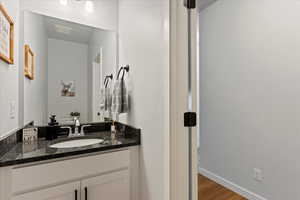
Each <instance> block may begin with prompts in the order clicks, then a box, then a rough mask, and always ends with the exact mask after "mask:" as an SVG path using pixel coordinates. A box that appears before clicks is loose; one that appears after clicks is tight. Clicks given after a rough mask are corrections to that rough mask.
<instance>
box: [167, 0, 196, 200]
mask: <svg viewBox="0 0 300 200" xmlns="http://www.w3.org/2000/svg"><path fill="white" fill-rule="evenodd" d="M192 29H193V31H192V41H193V42H192V43H193V55H192V57H193V62H192V66H193V67H192V68H193V69H192V71H193V77H192V78H193V81H192V82H193V83H192V94H193V111H194V112H197V111H198V106H199V105H198V100H197V99H198V92H197V91H198V77H199V76H198V75H197V74H198V67H197V66H198V65H197V64H198V63H197V62H198V52H197V51H198V48H197V46H198V45H197V38H198V37H197V33H198V31H197V29H198V12H197V10H196V9H194V10H192ZM187 37H188V36H187V10H186V8H185V7H184V6H183V1H182V0H174V1H172V0H170V41H171V42H170V199H171V200H183V199H188V129H187V128H186V127H184V126H183V122H184V120H183V113H184V112H186V111H187V108H186V107H187V106H186V105H187V78H188V76H187V63H188V61H187V59H188V56H187V47H188V41H187ZM197 113H198V112H197ZM197 133H198V126H197V127H196V128H194V129H193V136H192V137H193V144H192V146H193V156H192V159H193V172H192V173H193V177H194V179H193V185H192V187H193V188H192V189H193V200H198V177H197V175H198V166H197V165H198V156H197V155H198V151H197V144H198V141H197V140H198V139H197V138H198V134H197Z"/></svg>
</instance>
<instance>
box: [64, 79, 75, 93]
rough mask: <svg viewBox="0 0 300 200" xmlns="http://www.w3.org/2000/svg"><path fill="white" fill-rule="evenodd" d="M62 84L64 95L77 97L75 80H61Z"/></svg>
mask: <svg viewBox="0 0 300 200" xmlns="http://www.w3.org/2000/svg"><path fill="white" fill-rule="evenodd" d="M61 85H62V86H63V88H62V90H61V96H62V97H75V95H76V92H75V91H76V88H75V81H69V82H64V81H61Z"/></svg>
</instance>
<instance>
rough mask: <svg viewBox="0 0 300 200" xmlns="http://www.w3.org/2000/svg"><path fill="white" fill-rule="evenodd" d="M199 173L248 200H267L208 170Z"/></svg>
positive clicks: (200, 170) (201, 169)
mask: <svg viewBox="0 0 300 200" xmlns="http://www.w3.org/2000/svg"><path fill="white" fill-rule="evenodd" d="M199 173H200V174H202V175H203V176H205V177H207V178H209V179H211V180H213V181H215V182H216V183H218V184H220V185H222V186H224V187H226V188H228V189H230V190H232V191H234V192H235V193H237V194H239V195H241V196H243V197H245V198H246V199H248V200H267V199H266V198H264V197H262V196H260V195H257V194H255V193H253V192H250V191H249V190H247V189H245V188H243V187H241V186H238V185H236V184H234V183H232V182H230V181H228V180H226V179H224V178H222V177H220V176H218V175H216V174H214V173H212V172H210V171H208V170H206V169H203V168H199Z"/></svg>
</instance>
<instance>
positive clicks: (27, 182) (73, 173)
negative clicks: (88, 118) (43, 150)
mask: <svg viewBox="0 0 300 200" xmlns="http://www.w3.org/2000/svg"><path fill="white" fill-rule="evenodd" d="M138 163H139V162H138V147H130V148H126V149H122V150H119V151H113V152H105V153H103V152H102V153H100V154H91V155H86V156H82V155H81V157H73V158H72V159H70V158H68V159H67V160H65V159H63V160H54V161H53V160H49V161H48V162H43V163H33V164H32V163H31V164H30V165H28V164H27V165H22V166H19V165H17V166H10V167H4V168H3V167H2V168H0V200H120V199H122V200H139V189H138V185H139V184H138V178H139V177H138V174H139V172H138V171H139V170H138V169H139V167H138Z"/></svg>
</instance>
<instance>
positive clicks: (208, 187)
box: [198, 174, 247, 200]
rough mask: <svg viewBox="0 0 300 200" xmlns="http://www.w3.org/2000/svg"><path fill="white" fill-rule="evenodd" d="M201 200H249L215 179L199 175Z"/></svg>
mask: <svg viewBox="0 0 300 200" xmlns="http://www.w3.org/2000/svg"><path fill="white" fill-rule="evenodd" d="M198 196H199V197H198V198H199V200H247V199H245V198H244V197H241V196H240V195H238V194H236V193H234V192H232V191H231V190H228V189H227V188H224V187H223V186H221V185H219V184H217V183H215V182H214V181H212V180H210V179H208V178H206V177H204V176H202V175H200V174H199V175H198Z"/></svg>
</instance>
